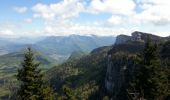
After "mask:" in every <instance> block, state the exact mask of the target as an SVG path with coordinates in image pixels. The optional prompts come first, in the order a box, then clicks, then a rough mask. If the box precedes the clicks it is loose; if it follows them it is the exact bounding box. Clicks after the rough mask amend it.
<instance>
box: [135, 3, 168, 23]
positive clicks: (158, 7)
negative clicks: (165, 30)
mask: <svg viewBox="0 0 170 100" xmlns="http://www.w3.org/2000/svg"><path fill="white" fill-rule="evenodd" d="M137 5H138V6H139V7H140V8H141V9H142V12H141V13H138V14H136V15H135V16H134V19H136V20H139V21H140V22H141V23H151V24H154V25H167V24H170V13H168V12H167V11H169V9H170V1H169V0H140V1H138V3H137Z"/></svg>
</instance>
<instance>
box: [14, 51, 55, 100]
mask: <svg viewBox="0 0 170 100" xmlns="http://www.w3.org/2000/svg"><path fill="white" fill-rule="evenodd" d="M38 66H39V63H36V62H35V61H34V54H33V52H32V50H31V48H28V52H27V53H26V54H25V59H24V61H23V62H22V68H21V69H19V70H18V74H17V79H18V81H20V88H19V90H18V91H17V96H16V99H17V100H40V99H41V100H53V99H54V96H53V94H52V90H51V89H50V88H49V87H48V86H44V81H43V75H42V73H41V70H39V69H38Z"/></svg>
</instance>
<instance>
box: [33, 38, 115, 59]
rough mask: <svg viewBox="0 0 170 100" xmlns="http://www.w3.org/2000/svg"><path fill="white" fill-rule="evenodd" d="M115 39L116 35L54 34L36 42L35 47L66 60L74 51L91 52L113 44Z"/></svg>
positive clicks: (56, 57)
mask: <svg viewBox="0 0 170 100" xmlns="http://www.w3.org/2000/svg"><path fill="white" fill-rule="evenodd" d="M114 41H115V38H114V37H100V36H94V35H93V36H80V35H70V36H56V37H54V36H53V37H47V38H46V39H44V40H42V41H40V42H38V43H36V44H35V45H34V46H33V47H34V48H36V49H37V50H39V51H41V52H43V53H45V54H48V55H50V56H51V57H53V58H55V59H57V60H61V59H62V60H66V59H67V58H68V57H69V56H70V55H71V53H72V52H74V51H82V52H85V53H89V52H90V51H91V50H93V49H95V48H98V47H101V46H107V45H112V44H114ZM58 57H59V58H58Z"/></svg>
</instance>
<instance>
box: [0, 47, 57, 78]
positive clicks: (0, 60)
mask: <svg viewBox="0 0 170 100" xmlns="http://www.w3.org/2000/svg"><path fill="white" fill-rule="evenodd" d="M24 52H25V50H22V51H18V52H13V53H9V54H5V55H2V56H0V70H1V72H0V73H6V75H10V74H12V73H16V70H17V69H18V68H19V67H20V66H21V61H23V58H24ZM34 54H35V58H36V61H38V62H40V63H41V65H40V66H41V68H43V69H49V68H51V67H53V64H56V62H55V60H54V59H52V58H51V57H48V56H47V55H44V54H43V53H40V52H38V51H35V50H34ZM3 77H4V76H3ZM0 78H1V77H0Z"/></svg>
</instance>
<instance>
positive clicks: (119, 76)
mask: <svg viewBox="0 0 170 100" xmlns="http://www.w3.org/2000/svg"><path fill="white" fill-rule="evenodd" d="M134 57H135V56H132V55H131V56H128V55H126V54H124V53H122V54H121V53H116V54H108V59H107V60H108V61H107V62H108V64H107V73H106V78H105V88H106V90H107V92H108V94H110V95H111V96H112V99H113V100H119V99H120V98H123V99H125V98H126V96H125V97H121V94H123V93H125V92H126V87H127V86H128V83H129V81H130V80H131V79H132V78H133V74H134V69H135V65H134V62H133V61H134V60H133V59H134ZM125 95H126V94H125ZM118 98H119V99H118Z"/></svg>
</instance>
